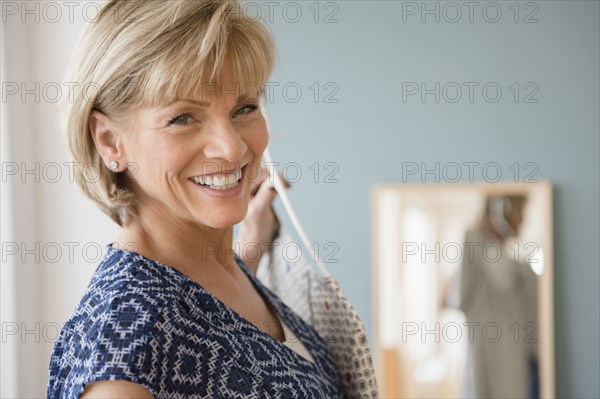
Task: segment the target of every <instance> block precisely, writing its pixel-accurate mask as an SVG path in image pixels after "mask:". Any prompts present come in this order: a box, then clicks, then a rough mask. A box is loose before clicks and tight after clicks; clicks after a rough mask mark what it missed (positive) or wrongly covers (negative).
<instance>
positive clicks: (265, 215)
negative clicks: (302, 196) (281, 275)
mask: <svg viewBox="0 0 600 399" xmlns="http://www.w3.org/2000/svg"><path fill="white" fill-rule="evenodd" d="M282 180H284V179H283V177H282ZM284 184H285V186H286V188H287V187H289V184H288V183H287V182H286V181H285V180H284ZM250 194H251V196H252V197H251V199H250V203H249V204H248V213H246V217H245V218H244V220H243V221H242V222H241V223H240V231H239V234H238V237H237V240H236V241H237V247H235V248H236V250H237V252H238V255H239V256H240V258H242V260H243V261H244V263H245V264H246V265H247V266H248V267H249V268H250V270H252V272H254V273H256V270H257V269H258V264H259V262H260V258H261V257H262V255H263V254H264V252H265V251H268V250H269V248H270V247H271V245H272V244H273V241H274V240H275V239H276V238H277V236H278V235H279V227H280V223H279V219H278V218H277V215H276V214H275V211H274V210H273V206H272V204H273V200H274V199H275V197H276V196H277V193H276V191H275V189H274V188H273V184H272V180H271V179H270V178H269V169H268V168H267V167H266V166H263V167H262V172H261V175H260V179H258V180H257V181H256V182H254V183H253V184H252V187H251V189H250Z"/></svg>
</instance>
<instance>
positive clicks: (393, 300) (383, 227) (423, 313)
mask: <svg viewBox="0 0 600 399" xmlns="http://www.w3.org/2000/svg"><path fill="white" fill-rule="evenodd" d="M372 211H373V234H372V237H373V249H374V251H373V257H374V258H373V288H374V290H373V292H374V301H373V302H374V315H375V317H374V322H375V328H374V332H375V341H374V344H375V353H374V358H375V364H376V370H377V373H378V381H379V385H380V391H381V392H380V393H381V395H382V397H384V398H431V397H435V398H444V397H453V398H456V397H461V398H467V397H476V398H478V397H486V398H493V397H525V398H538V397H544V398H550V397H554V395H555V386H554V334H553V332H554V324H553V323H554V322H553V289H552V287H553V282H552V281H553V280H552V278H553V277H552V272H553V251H552V236H553V235H552V187H551V185H550V184H549V183H548V182H538V183H472V184H431V185H429V184H417V185H410V184H390V185H378V186H376V187H375V188H374V190H373V192H372Z"/></svg>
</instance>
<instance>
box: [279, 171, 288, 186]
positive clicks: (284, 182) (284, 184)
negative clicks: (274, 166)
mask: <svg viewBox="0 0 600 399" xmlns="http://www.w3.org/2000/svg"><path fill="white" fill-rule="evenodd" d="M277 173H279V177H280V178H281V181H282V182H283V186H284V187H285V188H290V187H291V184H290V182H289V181H287V180H286V178H285V177H284V176H283V173H281V172H277Z"/></svg>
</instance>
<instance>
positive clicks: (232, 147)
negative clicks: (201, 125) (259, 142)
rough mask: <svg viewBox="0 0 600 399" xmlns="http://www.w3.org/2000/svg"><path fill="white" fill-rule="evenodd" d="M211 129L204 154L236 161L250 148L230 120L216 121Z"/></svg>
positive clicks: (212, 157) (208, 156) (209, 156)
mask: <svg viewBox="0 0 600 399" xmlns="http://www.w3.org/2000/svg"><path fill="white" fill-rule="evenodd" d="M210 131H211V132H210V133H209V136H208V138H207V140H208V142H207V144H206V146H205V147H204V155H205V156H206V157H207V158H211V159H222V160H225V161H227V162H236V161H239V160H240V159H241V158H242V157H243V156H244V154H245V153H246V151H247V150H248V146H247V144H246V142H245V141H244V140H243V139H242V136H241V134H240V132H238V131H237V130H235V128H234V127H233V126H232V125H231V123H230V122H229V121H228V120H227V121H219V122H215V124H214V125H213V128H212V129H210Z"/></svg>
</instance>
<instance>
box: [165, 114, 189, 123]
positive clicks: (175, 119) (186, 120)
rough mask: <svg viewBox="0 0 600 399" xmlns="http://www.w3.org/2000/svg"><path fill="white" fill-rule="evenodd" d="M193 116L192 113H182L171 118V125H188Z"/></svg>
mask: <svg viewBox="0 0 600 399" xmlns="http://www.w3.org/2000/svg"><path fill="white" fill-rule="evenodd" d="M191 120H192V116H191V115H190V114H181V115H177V116H176V117H173V118H171V120H169V125H187V124H189V123H190V122H191Z"/></svg>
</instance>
